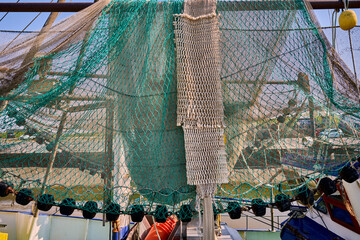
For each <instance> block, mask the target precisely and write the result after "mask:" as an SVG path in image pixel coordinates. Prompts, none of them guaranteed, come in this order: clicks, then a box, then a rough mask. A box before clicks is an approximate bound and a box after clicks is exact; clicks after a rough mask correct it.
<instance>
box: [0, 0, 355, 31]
mask: <svg viewBox="0 0 360 240" xmlns="http://www.w3.org/2000/svg"><path fill="white" fill-rule="evenodd" d="M16 1H17V0H0V3H6V2H16ZM56 1H57V0H54V2H56ZM20 2H24V3H25V2H50V0H20ZM66 2H70V0H66ZM71 2H93V0H72V1H71ZM353 10H355V12H356V14H357V16H358V18H359V21H360V9H353ZM332 11H333V10H316V15H317V17H318V19H319V22H320V24H321V26H331V14H332ZM4 14H5V13H2V12H0V18H1V17H2V16H3V15H4ZM37 14H38V13H9V14H8V15H7V16H6V17H5V18H4V20H3V21H1V22H0V30H22V29H23V28H24V27H25V26H26V25H27V24H28V23H29V21H30V20H31V19H33V18H34V17H35V16H36V15H37ZM71 14H73V13H61V15H60V17H59V18H60V19H61V18H64V17H66V16H69V15H71ZM48 15H49V13H42V14H41V15H40V16H39V17H38V18H37V19H36V20H35V21H34V22H33V23H32V24H31V25H30V26H29V28H28V30H29V31H34V30H39V29H40V28H41V26H42V25H43V23H44V22H45V20H46V19H47V17H48Z"/></svg>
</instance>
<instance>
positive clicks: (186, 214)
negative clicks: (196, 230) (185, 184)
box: [178, 204, 193, 222]
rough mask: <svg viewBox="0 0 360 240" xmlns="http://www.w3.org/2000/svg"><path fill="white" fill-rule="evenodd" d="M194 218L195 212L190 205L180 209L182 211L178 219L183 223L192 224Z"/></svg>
mask: <svg viewBox="0 0 360 240" xmlns="http://www.w3.org/2000/svg"><path fill="white" fill-rule="evenodd" d="M192 217H193V211H192V208H191V206H190V205H188V204H186V205H182V206H181V207H180V211H179V213H178V218H179V219H180V221H182V222H190V221H191V218H192Z"/></svg>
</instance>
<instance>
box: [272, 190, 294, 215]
mask: <svg viewBox="0 0 360 240" xmlns="http://www.w3.org/2000/svg"><path fill="white" fill-rule="evenodd" d="M275 206H276V207H277V209H278V210H279V211H280V212H285V211H288V210H290V206H291V202H290V198H289V197H288V196H287V195H285V194H283V193H281V194H278V195H276V196H275Z"/></svg>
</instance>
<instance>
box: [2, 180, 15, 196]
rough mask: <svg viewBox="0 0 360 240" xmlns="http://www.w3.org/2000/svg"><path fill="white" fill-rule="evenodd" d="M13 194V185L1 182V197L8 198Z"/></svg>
mask: <svg viewBox="0 0 360 240" xmlns="http://www.w3.org/2000/svg"><path fill="white" fill-rule="evenodd" d="M12 192H13V188H12V185H11V184H10V183H8V182H3V181H1V182H0V197H6V196H7V195H9V193H12Z"/></svg>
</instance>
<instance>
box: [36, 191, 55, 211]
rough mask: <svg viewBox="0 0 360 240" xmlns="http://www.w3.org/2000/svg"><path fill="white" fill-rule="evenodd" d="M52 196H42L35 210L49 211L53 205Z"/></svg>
mask: <svg viewBox="0 0 360 240" xmlns="http://www.w3.org/2000/svg"><path fill="white" fill-rule="evenodd" d="M54 202H55V200H54V196H53V195H51V194H43V195H41V196H40V198H39V200H38V202H37V208H38V209H39V210H42V211H49V210H50V208H51V207H52V206H53V205H54Z"/></svg>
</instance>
